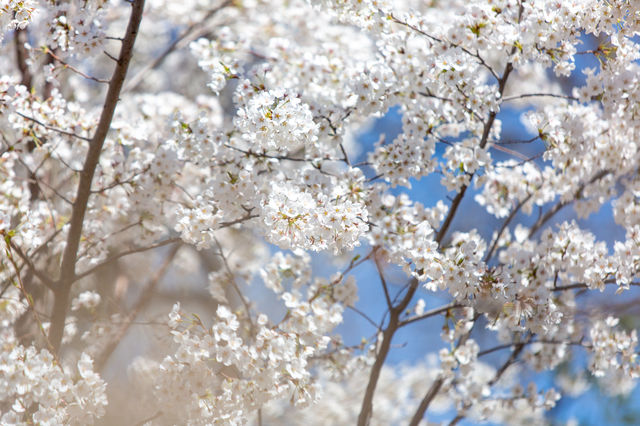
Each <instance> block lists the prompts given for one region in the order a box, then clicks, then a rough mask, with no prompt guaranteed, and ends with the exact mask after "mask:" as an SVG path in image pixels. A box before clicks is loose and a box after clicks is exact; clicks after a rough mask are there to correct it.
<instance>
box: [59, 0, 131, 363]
mask: <svg viewBox="0 0 640 426" xmlns="http://www.w3.org/2000/svg"><path fill="white" fill-rule="evenodd" d="M143 9H144V0H134V1H133V2H132V10H131V16H130V18H129V24H128V26H127V31H126V34H125V37H124V40H123V41H122V48H121V50H120V56H119V58H118V61H117V65H116V67H115V69H114V71H113V76H112V77H111V80H110V82H109V90H108V91H107V96H106V98H105V101H104V106H103V108H102V113H101V115H100V121H99V122H98V127H97V128H96V132H95V134H94V135H93V138H91V143H90V145H89V151H88V152H87V156H86V158H85V161H84V166H83V168H82V172H81V174H80V182H79V183H78V190H77V193H76V198H75V201H74V203H73V209H72V213H71V221H70V227H69V234H68V235H67V243H66V246H65V250H64V254H63V256H62V266H61V267H60V278H59V284H58V286H57V288H56V291H55V300H54V305H53V313H52V316H51V317H52V320H51V331H50V333H49V340H50V341H51V344H52V345H53V348H54V351H55V352H58V351H59V350H60V343H61V341H62V333H63V330H64V322H65V318H66V316H67V308H68V305H69V296H70V294H71V285H72V283H73V281H74V277H75V267H76V260H77V256H78V247H79V245H80V238H81V236H82V227H83V223H84V216H85V213H86V210H87V205H88V202H89V196H90V195H91V182H92V180H93V175H94V173H95V170H96V167H97V165H98V161H99V159H100V154H101V152H102V146H103V145H104V141H105V139H106V138H107V133H108V132H109V128H110V127H111V121H112V119H113V115H114V112H115V109H116V106H117V105H118V100H119V97H120V91H121V90H122V84H123V83H124V79H125V77H126V75H127V69H128V68H129V62H130V61H131V57H132V56H133V45H134V43H135V40H136V36H137V35H138V29H139V27H140V21H141V20H142V12H143Z"/></svg>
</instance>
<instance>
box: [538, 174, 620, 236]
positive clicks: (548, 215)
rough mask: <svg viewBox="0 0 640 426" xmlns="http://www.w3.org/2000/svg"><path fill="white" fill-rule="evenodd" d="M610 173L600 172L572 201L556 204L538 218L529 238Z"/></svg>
mask: <svg viewBox="0 0 640 426" xmlns="http://www.w3.org/2000/svg"><path fill="white" fill-rule="evenodd" d="M610 173H611V172H610V171H609V170H600V171H599V172H598V173H596V174H595V175H594V176H593V177H592V178H591V179H589V181H588V182H585V183H583V184H582V185H580V187H579V188H578V190H577V191H576V193H575V195H574V196H573V198H572V199H570V200H568V201H559V202H558V203H556V204H555V205H554V206H553V207H551V209H549V211H547V212H546V213H545V214H544V215H543V216H540V218H538V220H537V221H536V223H535V224H534V225H533V226H532V227H531V229H530V230H529V236H528V238H531V237H532V236H533V235H534V234H535V233H536V232H537V231H538V230H539V229H540V228H542V226H544V224H545V223H547V222H548V221H549V220H551V218H553V216H555V215H556V214H557V213H558V212H559V211H560V210H562V209H563V208H564V207H565V206H567V205H569V204H571V203H572V202H574V201H575V200H577V199H579V198H580V197H582V192H583V191H584V188H585V187H586V186H587V185H588V184H590V183H593V182H595V181H597V180H600V179H602V178H603V177H605V176H607V175H608V174H610Z"/></svg>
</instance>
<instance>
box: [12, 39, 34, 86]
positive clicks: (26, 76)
mask: <svg viewBox="0 0 640 426" xmlns="http://www.w3.org/2000/svg"><path fill="white" fill-rule="evenodd" d="M14 34H15V35H14V39H13V42H14V44H15V47H16V62H17V63H18V69H19V70H20V76H21V78H20V84H22V85H23V86H26V88H27V89H28V90H31V84H32V82H33V74H31V71H30V70H29V65H27V58H28V57H29V53H28V52H27V49H26V48H25V47H24V44H25V43H26V42H27V40H28V38H29V33H28V29H27V28H24V29H19V28H18V29H17V30H16V31H15V33H14Z"/></svg>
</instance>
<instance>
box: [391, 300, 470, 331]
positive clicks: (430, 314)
mask: <svg viewBox="0 0 640 426" xmlns="http://www.w3.org/2000/svg"><path fill="white" fill-rule="evenodd" d="M458 308H464V305H461V304H459V303H450V304H448V305H446V306H441V307H439V308H435V309H432V310H430V311H427V312H425V313H424V314H422V315H418V316H416V317H413V318H409V319H407V320H404V321H402V322H401V323H400V327H404V326H405V325H409V324H412V323H414V322H416V321H421V320H423V319H426V318H430V317H433V316H436V315H440V314H443V313H446V312H447V311H449V310H450V309H458Z"/></svg>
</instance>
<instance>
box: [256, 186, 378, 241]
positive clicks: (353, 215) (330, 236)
mask: <svg viewBox="0 0 640 426" xmlns="http://www.w3.org/2000/svg"><path fill="white" fill-rule="evenodd" d="M314 195H315V196H314ZM263 215H264V222H265V225H266V226H267V227H268V228H269V230H270V231H269V233H268V234H267V238H269V240H271V241H273V242H274V243H275V244H277V245H278V246H280V247H281V248H284V249H288V248H302V249H311V250H315V251H318V250H326V249H332V250H333V251H336V252H339V251H343V250H350V249H352V248H353V247H354V246H357V245H359V244H360V241H359V240H360V237H361V236H362V235H363V234H364V233H365V232H366V231H367V229H368V228H369V226H368V224H367V219H368V214H367V209H366V207H365V206H364V205H363V204H362V203H357V202H355V203H354V202H352V201H350V200H348V199H340V198H336V199H334V200H332V199H330V198H329V196H327V195H325V194H322V193H319V194H313V193H310V192H306V191H303V190H301V189H300V188H298V187H296V186H294V185H291V184H288V185H287V184H283V185H282V186H276V187H274V188H273V190H272V192H271V193H270V194H269V196H268V198H267V200H266V202H265V205H264V207H263Z"/></svg>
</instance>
